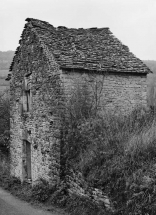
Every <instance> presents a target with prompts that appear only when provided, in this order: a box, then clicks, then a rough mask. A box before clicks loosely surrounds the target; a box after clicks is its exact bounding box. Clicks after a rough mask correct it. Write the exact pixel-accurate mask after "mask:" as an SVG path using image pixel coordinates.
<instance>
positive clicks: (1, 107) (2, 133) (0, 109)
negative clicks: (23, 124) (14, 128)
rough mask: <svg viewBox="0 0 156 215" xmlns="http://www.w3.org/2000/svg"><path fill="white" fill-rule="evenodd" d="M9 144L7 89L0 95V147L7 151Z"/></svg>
mask: <svg viewBox="0 0 156 215" xmlns="http://www.w3.org/2000/svg"><path fill="white" fill-rule="evenodd" d="M9 145H10V101H9V93H8V91H6V92H4V93H3V94H1V95H0V148H1V150H3V152H8V151H9Z"/></svg>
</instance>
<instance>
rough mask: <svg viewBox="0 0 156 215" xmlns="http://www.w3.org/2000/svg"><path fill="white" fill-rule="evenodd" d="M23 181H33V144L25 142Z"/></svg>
mask: <svg viewBox="0 0 156 215" xmlns="http://www.w3.org/2000/svg"><path fill="white" fill-rule="evenodd" d="M22 164H23V181H31V178H32V175H31V143H30V142H28V141H27V140H23V156H22Z"/></svg>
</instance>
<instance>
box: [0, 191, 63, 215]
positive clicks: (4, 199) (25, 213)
mask: <svg viewBox="0 0 156 215" xmlns="http://www.w3.org/2000/svg"><path fill="white" fill-rule="evenodd" d="M0 215H62V213H59V212H47V211H44V210H41V209H39V208H35V207H33V206H31V205H30V204H29V203H26V202H23V201H21V200H19V199H17V198H15V197H14V196H12V195H11V194H10V193H8V192H7V191H4V190H3V189H2V188H0Z"/></svg>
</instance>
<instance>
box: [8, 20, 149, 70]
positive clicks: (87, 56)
mask: <svg viewBox="0 0 156 215" xmlns="http://www.w3.org/2000/svg"><path fill="white" fill-rule="evenodd" d="M26 21H27V22H28V23H27V24H26V25H25V28H27V27H29V28H30V29H31V30H32V31H33V32H35V33H36V34H37V36H38V37H39V38H40V41H42V43H44V45H45V46H46V47H47V48H48V50H49V52H50V53H52V54H53V56H54V58H55V60H56V62H57V63H58V65H59V66H60V67H61V68H66V69H70V68H71V69H76V68H77V69H86V70H90V71H92V70H93V71H101V72H126V73H127V72H131V73H149V72H151V71H150V70H149V68H148V67H147V66H146V65H145V64H144V63H143V62H142V61H141V60H140V59H138V58H137V57H135V56H134V55H133V54H132V53H131V52H130V51H129V49H128V47H127V46H125V45H123V44H122V43H121V42H120V41H119V40H118V39H117V38H115V37H114V36H113V34H112V33H111V31H110V30H109V28H89V29H83V28H79V29H74V28H66V27H63V26H60V27H57V28H55V27H53V26H52V25H50V24H49V23H47V22H44V21H40V20H37V19H32V18H27V19H26ZM17 52H18V51H16V53H17ZM12 65H13V63H12ZM10 70H12V66H11V67H10Z"/></svg>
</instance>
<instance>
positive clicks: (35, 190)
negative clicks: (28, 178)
mask: <svg viewBox="0 0 156 215" xmlns="http://www.w3.org/2000/svg"><path fill="white" fill-rule="evenodd" d="M51 193H52V188H50V186H49V183H48V182H47V181H46V180H45V179H42V178H41V179H40V180H39V182H38V183H37V184H36V185H34V186H33V187H32V198H33V200H35V201H39V202H45V201H46V200H47V199H48V198H49V197H50V194H51Z"/></svg>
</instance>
